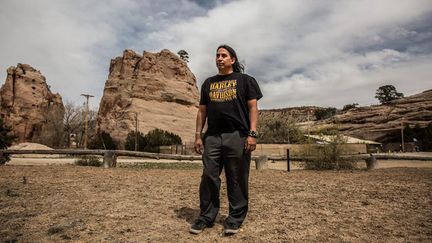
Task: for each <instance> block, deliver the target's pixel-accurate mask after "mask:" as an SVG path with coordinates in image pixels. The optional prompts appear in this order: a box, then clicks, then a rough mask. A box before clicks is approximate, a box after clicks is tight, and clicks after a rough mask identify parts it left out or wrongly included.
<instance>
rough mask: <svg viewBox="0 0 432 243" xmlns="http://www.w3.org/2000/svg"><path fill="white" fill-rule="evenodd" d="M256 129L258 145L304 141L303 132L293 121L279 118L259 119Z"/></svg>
mask: <svg viewBox="0 0 432 243" xmlns="http://www.w3.org/2000/svg"><path fill="white" fill-rule="evenodd" d="M259 119H260V122H259V124H260V126H259V128H258V140H257V141H258V143H264V144H266V143H267V144H268V143H276V144H286V143H301V142H303V140H304V135H303V132H302V131H301V130H300V129H299V128H298V126H297V125H296V124H295V122H294V121H291V120H287V121H285V120H284V119H282V118H280V119H278V118H263V117H260V118H259Z"/></svg>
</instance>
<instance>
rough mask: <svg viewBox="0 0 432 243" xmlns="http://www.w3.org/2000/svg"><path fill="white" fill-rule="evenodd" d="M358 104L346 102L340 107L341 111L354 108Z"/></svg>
mask: <svg viewBox="0 0 432 243" xmlns="http://www.w3.org/2000/svg"><path fill="white" fill-rule="evenodd" d="M357 106H358V104H357V103H352V104H346V105H344V107H343V108H342V111H348V110H351V109H354V108H357Z"/></svg>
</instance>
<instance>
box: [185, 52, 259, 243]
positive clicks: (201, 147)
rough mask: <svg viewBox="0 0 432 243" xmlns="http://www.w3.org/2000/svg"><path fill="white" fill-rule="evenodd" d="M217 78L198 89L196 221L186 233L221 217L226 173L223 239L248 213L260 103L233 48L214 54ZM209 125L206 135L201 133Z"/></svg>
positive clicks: (256, 88) (256, 91) (255, 86)
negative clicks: (200, 164) (200, 171)
mask: <svg viewBox="0 0 432 243" xmlns="http://www.w3.org/2000/svg"><path fill="white" fill-rule="evenodd" d="M216 66H217V68H218V70H219V72H218V74H217V75H215V76H213V77H210V78H208V79H207V80H206V81H205V82H204V83H203V85H202V87H201V98H200V106H199V110H198V114H197V119H196V134H195V151H196V152H197V153H199V154H203V166H204V168H203V174H202V177H201V184H200V188H199V193H200V209H201V210H200V215H199V217H198V219H197V220H196V221H195V222H194V223H193V224H192V225H191V228H190V232H191V233H193V234H199V233H201V232H202V231H203V230H204V229H205V228H206V227H211V226H213V222H214V221H215V219H216V216H217V214H218V212H219V207H220V200H219V191H220V185H221V180H220V177H219V176H220V174H221V172H222V169H223V168H224V169H225V177H226V182H227V189H228V190H227V191H228V200H229V215H228V217H227V218H226V219H225V222H224V232H225V234H235V233H237V232H238V230H239V228H240V226H241V224H242V223H243V221H244V219H245V217H246V214H247V211H248V184H249V164H250V159H251V152H252V151H253V150H255V148H256V137H257V133H256V130H257V123H258V106H257V100H259V99H260V98H261V97H262V94H261V90H260V88H259V86H258V83H257V82H256V80H255V79H254V78H253V77H251V76H249V75H246V74H243V66H242V65H241V64H240V63H239V61H238V58H237V54H236V52H235V51H234V49H233V48H231V47H229V46H227V45H221V46H219V47H218V48H217V52H216ZM206 120H207V131H206V132H205V135H204V138H202V130H203V127H204V124H205V122H206Z"/></svg>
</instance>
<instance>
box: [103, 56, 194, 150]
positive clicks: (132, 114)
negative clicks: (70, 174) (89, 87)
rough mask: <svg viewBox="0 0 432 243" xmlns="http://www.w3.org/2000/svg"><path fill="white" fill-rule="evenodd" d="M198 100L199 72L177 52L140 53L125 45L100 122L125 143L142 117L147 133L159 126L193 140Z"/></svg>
mask: <svg viewBox="0 0 432 243" xmlns="http://www.w3.org/2000/svg"><path fill="white" fill-rule="evenodd" d="M198 102H199V93H198V88H197V85H196V78H195V76H194V74H193V73H192V72H191V71H190V70H189V68H188V66H187V65H186V63H185V62H184V61H183V60H181V59H180V58H179V57H178V56H177V55H176V54H174V53H172V52H170V51H169V50H162V51H161V52H158V53H150V52H146V51H144V53H143V55H139V54H137V53H135V52H133V51H131V50H125V51H124V52H123V56H121V57H116V58H115V59H112V60H111V64H110V68H109V75H108V80H107V81H106V83H105V88H104V92H103V97H102V99H101V102H100V105H99V112H98V127H99V130H100V131H105V132H108V133H109V134H110V135H111V137H112V138H113V139H115V140H116V141H118V142H120V143H121V144H123V143H124V141H125V139H126V137H127V134H128V133H129V132H130V131H135V121H136V120H135V119H136V117H137V118H138V130H139V131H140V132H142V133H143V134H146V133H147V132H149V131H150V130H152V129H155V128H159V129H163V130H166V131H169V132H172V133H175V134H177V135H179V136H180V137H181V138H182V141H183V142H191V141H193V138H194V136H195V133H194V132H195V117H196V112H197V110H198Z"/></svg>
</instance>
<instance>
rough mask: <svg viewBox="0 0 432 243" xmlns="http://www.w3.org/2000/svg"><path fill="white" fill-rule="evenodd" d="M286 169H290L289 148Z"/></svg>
mask: <svg viewBox="0 0 432 243" xmlns="http://www.w3.org/2000/svg"><path fill="white" fill-rule="evenodd" d="M287 171H288V172H290V171H291V166H290V152H289V149H287Z"/></svg>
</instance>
